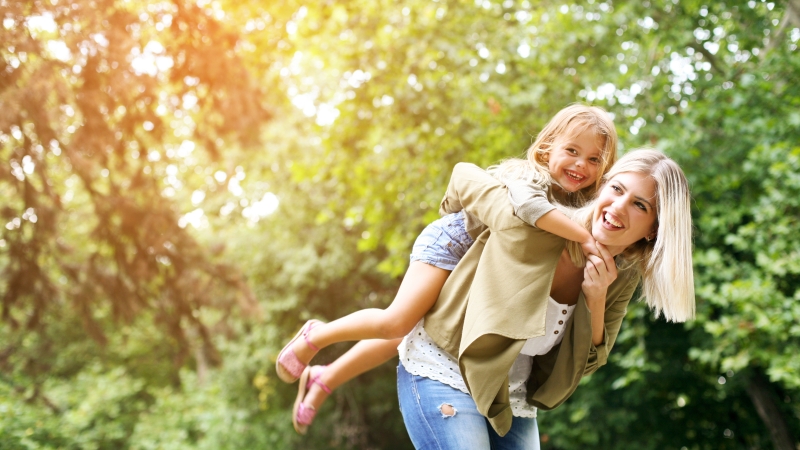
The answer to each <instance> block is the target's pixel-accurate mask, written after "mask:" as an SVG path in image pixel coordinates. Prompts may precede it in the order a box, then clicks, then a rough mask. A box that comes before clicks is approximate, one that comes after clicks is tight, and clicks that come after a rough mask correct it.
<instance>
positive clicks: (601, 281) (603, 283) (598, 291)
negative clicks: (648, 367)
mask: <svg viewBox="0 0 800 450" xmlns="http://www.w3.org/2000/svg"><path fill="white" fill-rule="evenodd" d="M597 250H598V251H599V252H600V256H599V257H598V256H595V255H591V256H589V258H587V260H586V266H585V267H584V269H583V283H581V289H583V296H584V297H585V298H586V306H588V307H589V311H591V313H592V343H593V344H594V345H595V346H597V345H600V344H602V343H603V342H604V341H605V312H606V293H607V292H608V287H609V286H610V285H611V283H613V282H614V280H616V279H617V264H616V263H615V262H614V257H613V256H611V253H610V252H609V251H608V249H607V248H606V246H605V245H603V244H601V243H599V242H598V243H597Z"/></svg>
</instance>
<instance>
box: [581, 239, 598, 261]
mask: <svg viewBox="0 0 800 450" xmlns="http://www.w3.org/2000/svg"><path fill="white" fill-rule="evenodd" d="M587 234H588V233H587ZM580 244H581V251H583V256H585V257H586V260H587V261H588V260H589V257H590V256H592V255H594V256H598V257H601V255H600V250H598V249H597V244H598V242H597V241H595V240H594V237H592V235H591V234H589V237H588V238H587V239H586V240H585V241H582V242H580Z"/></svg>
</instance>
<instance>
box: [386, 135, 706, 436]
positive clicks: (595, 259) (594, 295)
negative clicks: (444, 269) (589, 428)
mask: <svg viewBox="0 0 800 450" xmlns="http://www.w3.org/2000/svg"><path fill="white" fill-rule="evenodd" d="M604 180H605V184H604V185H603V186H602V187H601V189H600V190H599V192H598V195H597V197H596V198H595V200H594V201H592V202H591V203H590V204H589V205H587V206H586V207H584V208H582V209H580V210H577V211H576V212H575V213H574V218H575V220H576V221H577V222H578V223H580V224H583V225H584V226H585V227H586V229H587V230H590V231H591V233H592V236H593V237H594V238H595V239H596V240H597V242H598V243H599V244H598V246H597V247H598V249H599V250H600V256H594V255H592V256H589V258H588V259H587V260H586V263H585V265H582V266H576V265H575V264H574V263H573V261H572V259H573V258H575V257H578V258H579V257H580V256H582V254H581V252H580V251H575V248H573V249H572V253H573V255H572V256H573V258H570V249H569V248H568V247H569V245H568V246H567V248H565V240H564V239H562V238H559V237H558V236H555V235H553V234H551V233H546V232H543V231H542V230H538V229H536V228H533V227H529V226H527V225H525V224H524V223H522V222H521V221H520V220H519V219H517V218H516V217H514V215H513V214H512V212H511V207H510V205H509V204H508V202H507V201H506V202H505V203H504V202H503V200H504V199H505V198H507V193H506V188H505V186H503V184H502V183H500V182H498V181H497V180H496V179H494V178H493V177H491V176H488V175H487V174H486V173H485V172H484V171H483V170H481V169H479V168H477V167H475V166H472V165H467V164H459V165H457V166H456V168H455V170H454V172H453V177H452V178H451V181H450V185H449V187H448V191H447V195H446V197H445V200H444V201H443V209H444V210H445V211H446V212H453V211H457V210H461V209H462V208H463V209H464V210H465V211H466V212H468V213H469V214H470V215H473V216H475V217H476V218H477V219H478V220H479V221H481V222H482V223H484V224H485V225H486V230H484V231H483V232H481V233H480V234H479V235H478V236H476V239H475V243H474V244H473V245H472V247H471V248H470V250H469V251H468V252H467V253H466V254H465V255H464V257H463V259H461V261H460V263H459V264H458V266H457V267H456V269H455V270H454V271H453V273H452V274H451V275H450V277H449V278H448V280H447V282H446V283H445V285H444V288H443V289H442V291H441V294H440V295H439V298H438V300H437V302H436V304H435V305H434V306H433V308H432V309H431V310H430V311H429V312H428V314H426V316H425V318H424V320H423V321H421V322H420V323H419V324H418V325H417V326H416V327H415V328H414V330H412V331H411V333H409V334H408V335H407V336H406V338H404V341H403V343H402V344H401V345H400V366H399V367H398V392H399V397H400V406H401V410H402V414H403V418H404V421H405V423H406V428H407V430H408V432H409V435H410V436H411V440H412V441H413V443H414V445H415V446H416V447H417V448H437V449H451V448H452V449H459V448H487V449H488V448H490V447H491V448H493V449H495V448H502V449H516V448H539V447H538V446H539V440H538V429H537V426H536V419H535V407H540V408H545V409H552V408H555V407H556V406H558V405H560V404H561V403H562V402H564V401H565V400H566V399H567V398H568V397H569V396H570V395H571V394H572V392H574V390H575V389H576V388H577V385H578V382H579V381H580V379H581V377H582V376H584V375H585V374H589V373H592V372H594V371H595V370H597V368H598V367H600V366H601V365H603V364H605V362H606V360H607V358H608V353H609V351H610V350H611V348H612V347H613V345H614V341H615V339H616V337H617V334H618V332H619V328H620V325H621V323H622V320H623V318H624V316H625V312H626V307H627V304H628V302H629V301H630V299H631V297H632V295H633V293H634V291H635V289H636V287H637V286H638V284H639V283H640V282H641V284H642V293H643V297H644V298H645V300H646V301H647V304H648V305H649V306H650V307H651V309H653V310H654V312H655V313H656V314H657V315H658V314H663V315H664V316H665V317H666V318H667V319H668V320H671V321H676V322H682V321H685V320H687V319H689V318H692V317H693V316H694V287H693V276H692V262H691V216H690V211H689V189H688V184H687V182H686V179H685V177H684V175H683V172H682V171H681V169H680V168H679V167H678V166H677V164H675V163H674V162H673V161H672V160H670V159H669V158H667V157H666V156H664V155H663V154H661V153H659V152H657V151H653V150H638V151H632V152H630V153H628V154H627V155H625V156H624V157H622V158H621V159H620V160H619V161H618V162H617V164H616V165H615V166H614V167H612V168H611V170H610V171H609V172H608V174H607V175H606V176H605V177H604ZM575 253H577V255H576V254H575Z"/></svg>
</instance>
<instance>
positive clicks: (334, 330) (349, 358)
mask: <svg viewBox="0 0 800 450" xmlns="http://www.w3.org/2000/svg"><path fill="white" fill-rule="evenodd" d="M616 146H617V134H616V130H615V129H614V124H613V123H612V122H611V119H610V117H609V116H608V113H606V112H605V111H604V110H602V109H601V108H598V107H591V106H584V105H570V106H568V107H566V108H564V109H562V110H561V111H559V112H558V113H557V114H556V115H555V117H553V119H552V120H551V121H550V122H549V123H548V124H547V126H545V128H544V129H543V130H542V131H541V132H540V133H539V134H538V136H537V137H536V140H535V141H534V143H533V145H531V146H530V147H529V148H528V151H527V159H509V160H507V161H504V162H503V163H501V164H500V165H498V166H493V167H490V168H489V172H490V173H492V174H493V175H494V176H495V177H496V178H498V179H500V180H501V181H503V182H504V183H505V184H506V185H507V186H508V188H509V197H510V200H511V204H512V206H513V208H514V213H515V214H516V215H517V216H518V217H519V218H520V219H521V220H523V221H525V222H526V223H528V224H529V225H532V226H535V227H538V228H540V229H542V230H545V231H548V232H551V233H553V234H556V235H558V236H560V237H562V238H564V239H567V240H569V241H572V242H575V243H576V244H574V245H579V246H580V252H582V253H584V254H586V255H588V254H595V255H599V252H598V251H597V249H596V247H595V241H594V239H593V238H592V236H591V234H590V233H589V232H588V231H587V230H586V229H585V228H583V227H580V226H579V225H577V224H576V223H574V222H573V221H572V220H570V219H569V218H567V216H565V215H564V214H562V213H561V212H560V211H557V210H556V209H555V206H553V205H552V204H551V202H550V201H551V199H557V200H559V201H560V202H561V203H565V204H569V205H570V206H580V205H581V203H582V202H583V200H584V198H587V197H590V196H591V195H592V194H593V193H594V191H595V190H596V189H597V187H598V184H599V182H600V179H601V177H602V175H604V174H605V172H606V171H607V170H608V169H609V168H610V167H611V165H613V164H614V162H615V161H616ZM482 226H483V224H482V223H480V222H479V221H478V220H477V219H475V218H474V217H471V216H470V215H469V214H468V213H465V212H459V213H455V214H448V215H445V216H444V217H442V218H441V219H438V220H436V221H434V222H433V223H431V224H430V225H428V226H427V227H426V228H425V229H424V230H423V232H422V233H421V234H420V236H419V237H418V238H417V240H416V242H415V243H414V247H413V250H412V253H411V264H410V265H409V268H408V271H407V272H406V275H405V277H404V278H403V281H402V283H401V285H400V289H399V290H398V292H397V296H396V297H395V299H394V301H393V302H392V304H391V305H390V306H389V307H388V308H386V309H384V310H381V309H364V310H361V311H356V312H354V313H352V314H350V315H347V316H345V317H342V318H340V319H337V320H334V321H332V322H329V323H323V322H320V321H317V320H309V321H308V322H306V324H305V325H303V327H302V328H301V329H300V331H299V332H298V333H297V334H296V335H295V336H294V338H293V339H292V340H291V341H290V342H289V343H288V344H286V346H285V347H284V348H283V349H282V350H281V352H280V353H279V354H278V358H277V362H276V370H277V373H278V377H279V378H280V379H281V380H283V381H285V382H287V383H292V382H294V381H296V380H297V379H298V378H300V386H299V392H298V396H297V401H296V402H295V406H294V410H293V417H292V420H293V423H294V427H295V430H297V432H298V433H301V434H305V432H306V430H307V428H308V425H310V424H311V422H312V420H313V418H314V415H315V414H316V409H317V408H318V407H319V405H320V404H321V403H322V402H323V401H324V399H325V398H326V397H327V395H328V394H330V393H331V386H332V387H333V388H336V387H338V386H339V385H341V384H342V383H343V382H345V381H347V380H349V379H351V378H353V377H355V376H357V375H359V374H361V373H363V372H365V371H367V370H370V369H372V368H374V367H376V366H378V365H379V364H381V363H383V362H385V361H386V360H388V359H390V358H391V357H392V356H394V355H396V354H397V343H398V338H402V337H403V336H405V335H406V334H408V332H410V331H411V330H412V329H413V328H414V326H415V325H416V324H417V323H418V322H419V321H420V319H422V317H423V316H424V315H425V313H427V312H428V310H429V309H430V308H431V307H432V306H433V304H434V303H435V302H436V299H437V298H438V296H439V292H440V290H441V289H442V286H444V283H445V281H446V280H447V277H448V276H449V275H450V272H451V271H452V270H453V269H454V268H455V266H456V264H458V261H459V260H460V259H461V257H463V255H464V254H465V253H466V252H467V250H468V249H469V247H470V246H471V245H472V243H473V236H471V235H470V232H473V233H474V232H475V231H476V230H477V229H478V228H480V227H482ZM474 236H477V234H474ZM301 337H302V339H300V338H301ZM368 339H378V341H367V342H362V343H359V344H358V345H356V346H355V347H353V349H351V350H350V351H349V352H348V353H347V354H345V355H343V356H342V357H341V358H339V360H337V361H336V362H335V363H334V364H332V365H331V368H333V367H336V371H335V373H328V372H333V371H331V370H329V371H326V370H324V367H323V366H314V367H307V365H308V363H309V362H310V361H311V359H312V358H313V357H314V355H315V354H316V353H317V352H318V351H319V350H320V349H321V348H324V347H326V346H328V345H331V344H334V343H337V342H343V341H356V340H368ZM312 372H313V373H312ZM306 391H308V395H306Z"/></svg>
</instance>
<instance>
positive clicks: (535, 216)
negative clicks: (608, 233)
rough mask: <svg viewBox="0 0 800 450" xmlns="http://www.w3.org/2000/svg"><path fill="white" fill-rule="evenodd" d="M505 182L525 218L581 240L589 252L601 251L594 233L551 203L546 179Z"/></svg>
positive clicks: (546, 229)
mask: <svg viewBox="0 0 800 450" xmlns="http://www.w3.org/2000/svg"><path fill="white" fill-rule="evenodd" d="M503 182H504V183H505V184H506V186H508V194H509V198H510V199H511V205H512V206H513V207H514V214H516V215H517V217H519V218H520V219H522V221H523V222H525V223H527V224H528V225H532V226H535V227H537V228H541V229H542V230H544V231H547V232H549V233H553V234H555V235H556V236H559V237H562V238H564V239H567V240H569V241H574V242H578V243H580V244H581V248H582V249H583V253H584V255H586V256H589V255H599V254H600V253H599V251H598V250H597V247H596V246H595V240H594V238H593V237H592V235H591V233H589V231H587V230H586V229H585V228H583V227H581V226H580V225H578V224H577V223H575V222H573V221H572V220H571V219H570V218H568V217H567V216H566V215H565V214H563V213H562V212H561V211H559V210H557V209H556V207H555V206H554V205H553V204H552V203H550V200H549V199H548V198H547V191H546V189H547V187H546V185H545V184H544V183H537V182H536V181H532V182H526V181H525V180H521V179H515V180H505V179H504V180H503Z"/></svg>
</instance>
